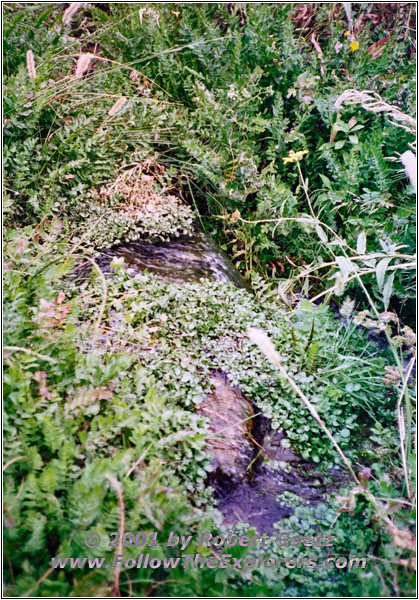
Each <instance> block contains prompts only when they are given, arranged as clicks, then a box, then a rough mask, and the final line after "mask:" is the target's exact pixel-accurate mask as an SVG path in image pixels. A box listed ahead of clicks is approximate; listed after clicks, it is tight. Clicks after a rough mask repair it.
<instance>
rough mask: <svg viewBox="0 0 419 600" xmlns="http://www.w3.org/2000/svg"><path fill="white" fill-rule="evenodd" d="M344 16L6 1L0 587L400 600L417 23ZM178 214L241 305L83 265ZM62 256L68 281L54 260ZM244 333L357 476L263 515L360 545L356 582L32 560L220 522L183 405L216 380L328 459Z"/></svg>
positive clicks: (198, 287) (364, 9)
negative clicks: (63, 565)
mask: <svg viewBox="0 0 419 600" xmlns="http://www.w3.org/2000/svg"><path fill="white" fill-rule="evenodd" d="M346 4H347V7H346V12H345V10H344V8H343V5H342V4H339V3H336V4H326V3H324V4H321V3H320V4H316V5H315V4H269V3H265V4H243V3H240V4H231V3H230V4H229V3H212V4H199V5H197V4H191V5H188V4H171V3H167V4H143V3H141V4H138V5H137V4H134V3H130V4H128V3H119V4H117V3H85V4H83V5H82V6H79V8H78V9H77V10H75V11H73V14H72V15H70V16H68V10H69V5H68V4H61V3H48V4H46V3H44V4H43V3H35V4H26V5H25V4H13V3H8V4H7V7H5V9H4V10H5V15H4V16H5V19H4V49H5V58H4V75H5V88H4V89H5V92H4V103H5V106H4V122H3V132H4V141H5V152H4V159H5V161H4V162H5V201H4V218H5V225H6V229H7V231H6V236H5V238H6V239H5V242H6V243H5V271H6V272H5V281H4V290H5V302H4V308H5V318H4V324H5V333H4V342H5V350H4V352H5V364H6V368H5V406H4V408H5V425H4V434H5V446H4V448H5V449H4V455H5V465H4V469H5V530H4V535H5V558H6V564H5V579H6V585H7V594H8V595H12V596H35V595H41V596H47V597H48V596H50V597H51V596H78V595H80V596H82V595H85V596H109V595H116V594H117V593H121V594H122V595H133V596H145V595H160V594H161V595H169V596H170V595H172V596H174V595H186V594H189V595H190V596H203V595H210V594H212V595H214V596H252V595H259V596H305V595H349V596H357V595H359V596H379V595H382V596H385V595H390V594H391V595H396V596H402V597H403V596H409V595H412V594H413V590H414V574H413V569H412V555H413V554H412V552H413V543H412V539H413V538H412V534H411V531H412V530H413V527H414V512H413V501H414V495H413V490H414V458H415V453H414V444H413V441H412V438H413V433H414V432H413V421H414V416H415V409H414V405H413V404H412V399H411V394H412V388H413V382H412V379H411V378H409V377H410V375H411V373H412V372H414V370H413V362H412V360H413V359H412V355H413V354H414V347H415V335H414V332H413V331H412V329H411V328H410V326H413V325H412V323H413V319H412V314H411V312H409V311H410V309H411V301H412V299H413V298H414V291H415V288H414V281H415V280H414V261H413V258H412V254H413V252H414V247H415V222H414V210H415V195H414V189H413V187H412V185H410V184H409V180H408V179H407V177H406V174H405V172H404V170H402V168H401V164H400V162H398V156H399V154H401V153H403V152H405V151H406V150H408V149H409V148H413V146H412V144H413V142H414V135H413V133H412V131H413V130H412V126H411V122H412V121H413V119H411V120H410V121H409V120H407V121H406V119H409V117H410V118H412V117H414V116H415V115H414V107H415V96H414V93H415V79H414V74H415V61H414V44H413V39H414V36H413V26H414V22H415V13H414V5H413V4H409V3H398V4H391V3H388V4H372V5H365V4H352V5H351V3H346ZM348 4H349V8H348ZM70 8H71V6H70ZM65 11H67V12H65ZM348 11H349V12H348ZM348 19H349V21H348ZM28 51H30V53H29V55H28V54H27V52H28ZM31 53H32V54H31ZM348 88H352V89H354V88H356V90H359V91H362V90H371V91H372V92H375V93H377V94H379V96H380V97H381V100H380V102H382V104H381V106H382V108H383V110H380V111H379V112H374V111H371V110H370V108H369V107H368V106H367V107H365V106H362V105H361V104H362V103H361V102H359V103H358V104H348V103H345V102H343V103H342V104H341V106H340V108H337V107H336V106H335V102H336V99H337V98H338V96H339V95H340V94H341V93H342V92H344V91H345V90H347V89H348ZM364 104H365V103H364ZM389 105H395V106H397V107H398V109H399V110H400V111H401V113H402V120H401V121H399V122H397V120H396V123H395V121H394V116H393V115H394V113H392V112H391V106H389ZM403 119H405V120H403ZM406 123H408V124H409V126H406ZM400 124H401V125H402V126H400ZM193 218H197V219H199V220H200V221H201V224H202V225H203V227H204V228H205V229H206V230H207V232H208V233H209V234H211V235H212V236H213V237H214V238H215V239H216V240H217V241H218V242H219V244H220V245H221V246H222V247H223V248H224V249H225V250H226V251H227V252H228V253H229V255H230V257H231V258H232V260H233V261H234V262H235V264H236V266H237V267H238V268H239V269H240V270H241V272H242V273H243V274H244V276H245V277H246V278H247V279H248V281H249V282H250V283H251V285H252V287H253V292H254V294H253V295H251V294H249V293H248V292H247V291H246V290H238V289H236V288H234V287H233V286H232V285H231V284H225V283H219V282H210V281H206V282H200V283H193V284H192V283H191V284H185V285H183V286H178V285H175V284H170V283H167V282H163V281H162V280H160V279H159V278H157V277H155V276H152V275H149V274H147V273H144V274H141V275H137V276H133V273H132V272H130V271H127V270H126V269H125V268H124V266H123V264H122V263H121V261H120V260H119V259H116V260H114V262H113V275H112V277H105V276H104V275H103V273H102V272H101V271H100V269H99V268H98V267H97V264H96V263H95V261H94V250H98V249H100V248H103V247H109V246H111V245H112V244H115V243H117V242H119V241H121V240H130V239H135V238H136V237H138V236H141V237H143V238H146V239H156V238H158V239H161V238H163V239H170V238H171V237H176V236H178V235H179V234H180V233H183V232H186V233H187V232H189V231H190V230H191V225H192V220H193ZM80 260H83V261H86V262H87V263H89V262H90V264H91V265H92V275H91V277H90V278H88V279H85V280H81V279H80V278H78V279H77V278H76V277H75V275H74V272H73V270H74V267H75V266H76V265H77V263H78V261H80ZM278 285H279V287H278ZM345 292H346V294H347V296H346V299H345V300H344V301H343V302H342V300H343V298H344V296H343V294H344V293H345ZM348 294H349V295H348ZM313 296H315V297H316V298H317V297H318V299H320V298H326V299H327V300H329V299H331V298H332V297H334V299H337V300H338V301H339V302H340V303H341V308H340V314H339V315H336V314H333V313H332V311H331V309H330V307H329V305H328V304H327V303H324V304H320V305H319V306H317V305H316V304H315V303H313V302H311V301H309V300H307V298H313ZM360 309H363V311H362V312H361V313H360V312H359V310H360ZM360 325H363V326H364V327H363V328H360ZM248 326H253V327H259V328H261V329H263V330H265V331H267V332H268V333H269V335H270V337H271V339H272V341H273V342H274V344H275V347H276V349H277V350H278V352H279V354H280V356H281V360H282V361H283V365H284V367H285V368H286V369H287V372H288V374H289V375H290V376H291V377H292V379H293V381H294V382H295V383H296V384H297V386H298V387H299V389H300V391H301V392H302V393H303V394H305V395H306V396H307V397H308V398H310V401H311V402H312V403H313V404H314V405H315V406H316V409H317V411H318V413H319V415H320V417H321V419H322V420H323V422H324V424H325V425H326V427H327V428H328V430H329V431H330V432H331V434H332V436H333V438H334V440H335V441H336V442H337V443H338V444H339V446H340V448H341V449H342V450H343V451H344V453H345V455H346V456H347V457H348V458H349V459H350V460H351V461H352V463H353V464H354V465H355V466H356V469H357V470H361V473H364V474H363V475H362V476H359V480H358V483H357V485H355V484H350V485H348V486H347V488H346V489H345V490H341V491H340V495H338V496H336V497H334V498H330V499H328V500H327V504H321V505H319V506H317V507H312V506H308V505H306V504H305V503H304V501H302V500H301V499H298V498H291V499H290V498H288V499H287V497H286V495H284V497H283V498H281V499H280V500H281V502H287V501H289V502H290V503H291V505H292V506H293V507H294V508H295V507H296V510H295V513H294V515H293V516H292V517H290V518H288V519H287V520H286V521H284V522H281V524H280V525H279V524H277V527H280V528H281V529H282V530H285V529H287V528H288V527H289V528H290V529H293V530H294V529H295V531H297V532H303V531H304V532H307V534H309V533H313V532H315V531H328V530H329V528H333V533H334V535H336V538H337V544H336V547H335V550H336V552H338V553H341V554H343V555H345V554H347V553H348V548H350V552H351V554H353V555H358V556H364V555H365V556H366V555H368V556H370V558H371V560H370V562H369V564H368V569H367V572H362V570H359V571H356V570H354V571H349V570H348V571H347V570H343V571H340V572H336V571H334V572H333V577H331V574H330V572H329V571H328V570H327V569H318V570H316V572H315V576H313V575H314V574H313V573H311V572H307V571H306V572H304V571H299V570H295V571H293V570H290V569H286V568H281V569H278V570H274V571H272V570H269V569H263V568H262V569H255V570H254V571H250V572H248V573H246V574H242V573H239V572H232V571H229V570H225V571H219V570H214V571H212V570H208V569H203V570H200V571H193V570H189V571H188V570H183V571H182V570H176V571H172V572H169V574H168V571H167V570H164V569H157V570H155V571H153V572H151V574H150V572H147V573H146V574H141V573H144V572H142V571H139V573H140V574H138V573H136V574H135V575H133V574H132V573H133V572H132V571H128V570H122V572H121V574H120V576H119V574H118V578H117V579H116V578H115V573H114V572H112V571H111V570H109V571H106V572H104V571H103V570H89V569H84V570H83V569H80V570H75V569H74V570H64V569H63V570H54V569H51V568H50V567H51V558H52V557H57V556H63V557H65V556H75V557H77V556H105V555H106V554H107V553H109V549H108V548H107V546H106V543H107V541H108V540H107V537H106V534H107V533H109V532H110V531H116V530H117V529H118V527H119V524H120V522H121V514H122V513H123V515H124V518H125V530H126V531H144V532H146V533H152V532H154V531H159V532H160V533H161V534H162V537H164V538H167V536H168V534H169V532H170V531H176V532H177V534H187V535H189V534H190V532H191V531H192V530H193V531H194V532H198V531H213V530H214V531H216V530H219V529H220V528H221V515H220V514H219V512H218V511H217V508H216V502H214V500H213V498H212V494H211V488H209V487H208V486H207V485H206V481H207V477H208V473H209V472H210V471H211V466H210V455H209V453H208V449H207V444H206V437H207V432H208V422H207V420H206V419H204V418H203V417H202V416H199V415H198V414H197V413H196V412H195V410H194V409H195V407H196V405H198V404H199V402H200V401H202V399H203V398H204V397H205V395H206V394H207V393H208V392H209V391H210V390H211V382H210V374H211V372H212V371H213V370H223V371H224V372H226V373H227V374H228V376H229V378H230V380H231V381H232V382H233V383H235V384H238V385H239V386H240V389H241V390H242V391H243V393H244V394H245V395H246V396H247V397H249V398H251V399H252V400H253V401H254V402H255V404H257V406H258V408H259V409H260V410H261V411H263V413H264V415H265V416H266V417H268V418H269V419H271V423H272V427H273V429H274V430H281V431H282V430H284V431H286V432H287V437H286V441H285V443H286V444H292V448H293V449H294V451H296V452H298V453H299V454H300V455H302V456H303V457H304V458H306V459H309V460H310V461H312V462H313V463H314V465H315V468H316V469H317V468H318V469H319V470H321V471H323V472H327V470H328V469H329V468H330V467H332V466H335V467H336V466H338V467H340V468H342V466H343V464H342V460H341V457H340V456H339V455H338V454H337V453H336V451H335V448H334V447H333V446H332V445H331V444H330V442H329V440H328V439H326V438H325V437H324V435H323V434H322V432H321V430H320V429H319V424H318V423H317V422H316V421H315V420H314V419H311V417H310V415H309V413H308V412H307V408H306V407H305V406H304V405H303V404H302V403H301V401H300V398H299V397H298V395H297V394H296V393H295V389H294V388H293V387H292V386H290V384H289V381H288V380H287V379H286V378H284V377H282V376H281V375H278V373H277V371H276V369H275V367H274V365H271V364H270V363H269V362H268V361H267V360H266V359H265V358H264V357H263V355H262V354H261V353H260V352H259V350H258V349H257V348H256V347H255V346H254V345H253V344H252V343H251V342H250V340H249V338H248V337H247V335H246V330H247V328H248ZM366 329H369V330H373V332H374V335H375V339H376V341H372V338H371V336H368V335H367V332H366ZM377 340H378V341H379V345H377V343H376V342H377ZM383 346H385V347H384V348H383ZM365 469H367V471H365ZM115 482H116V483H115ZM121 498H122V499H123V500H121ZM236 529H237V531H241V532H242V533H246V532H247V531H248V529H249V528H248V526H247V524H245V523H244V524H240V525H237V526H236ZM89 530H94V531H97V532H99V533H100V534H101V536H102V543H101V545H100V547H99V548H96V549H94V550H89V549H88V548H87V547H86V546H85V544H84V534H85V532H86V531H89ZM239 551H240V552H242V553H245V552H246V549H244V548H241V549H237V548H236V549H235V550H234V552H239ZM150 552H151V553H152V555H153V556H163V554H164V555H165V556H167V555H168V549H167V548H161V547H152V548H151V549H150ZM173 552H174V551H173ZM199 552H204V553H208V554H210V549H207V550H203V549H202V548H200V549H199ZM275 552H278V548H274V547H272V548H271V549H270V551H269V552H268V554H269V555H271V556H274V555H275ZM284 552H285V554H286V555H287V552H289V553H290V554H289V555H290V556H291V555H292V552H294V553H295V550H294V549H292V548H291V549H290V548H288V549H285V550H284V549H282V554H281V555H283V554H284ZM124 554H126V555H127V556H137V555H138V549H137V548H136V547H132V548H124ZM173 574H174V576H173V577H172V575H173Z"/></svg>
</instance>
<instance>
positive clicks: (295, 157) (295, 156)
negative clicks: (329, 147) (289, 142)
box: [282, 150, 308, 163]
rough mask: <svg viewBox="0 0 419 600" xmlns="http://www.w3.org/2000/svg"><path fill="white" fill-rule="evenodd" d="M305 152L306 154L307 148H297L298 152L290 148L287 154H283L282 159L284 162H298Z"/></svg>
mask: <svg viewBox="0 0 419 600" xmlns="http://www.w3.org/2000/svg"><path fill="white" fill-rule="evenodd" d="M305 154H308V150H299V151H298V152H294V150H290V152H289V154H288V156H284V157H283V158H282V160H283V161H284V163H293V162H299V161H300V160H301V159H302V158H303V156H304V155H305Z"/></svg>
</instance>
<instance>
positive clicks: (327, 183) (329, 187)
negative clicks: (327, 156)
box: [319, 173, 332, 190]
mask: <svg viewBox="0 0 419 600" xmlns="http://www.w3.org/2000/svg"><path fill="white" fill-rule="evenodd" d="M319 176H320V179H321V180H322V181H323V184H324V185H325V186H326V187H327V189H328V190H331V189H332V182H331V181H330V179H329V178H328V177H326V175H323V173H319Z"/></svg>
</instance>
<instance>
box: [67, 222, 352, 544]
mask: <svg viewBox="0 0 419 600" xmlns="http://www.w3.org/2000/svg"><path fill="white" fill-rule="evenodd" d="M114 257H119V258H121V257H122V258H123V259H124V262H125V264H126V265H127V267H128V268H131V269H133V271H134V272H135V273H139V272H143V271H149V272H151V273H154V274H156V275H158V276H160V277H162V278H163V279H166V280H168V281H171V282H173V283H176V284H182V283H185V282H199V281H200V280H201V279H213V280H216V281H226V282H227V281H231V282H233V283H234V285H236V286H237V287H239V288H245V289H247V290H248V291H249V292H250V291H251V290H250V288H249V286H248V284H247V282H246V281H245V280H244V279H243V277H242V276H241V275H240V273H239V272H238V271H237V270H236V268H235V267H234V265H233V264H232V262H231V261H230V260H229V259H228V257H227V256H226V255H225V254H224V252H222V251H221V250H220V249H218V248H217V246H216V245H215V244H214V242H213V241H212V240H211V239H210V238H209V237H208V236H207V235H206V234H204V233H203V232H201V231H200V230H198V229H197V228H196V229H195V231H194V233H193V234H192V235H190V236H182V237H179V238H176V239H174V240H172V241H167V242H162V241H158V242H155V243H151V242H146V241H141V240H138V241H135V242H130V243H126V244H121V245H119V246H115V247H113V248H111V249H107V250H103V251H101V252H99V256H96V257H95V261H96V262H97V264H98V265H99V266H100V268H101V269H102V270H103V271H104V272H109V271H110V270H111V267H110V264H111V262H112V259H113V258H114ZM90 269H91V265H87V266H86V267H84V266H82V268H81V270H79V271H78V274H79V275H82V276H83V275H87V274H88V271H90ZM212 381H213V384H214V391H213V392H212V394H209V395H208V396H207V397H206V398H205V399H204V401H203V402H202V404H201V405H200V406H199V408H198V409H197V410H198V412H200V413H201V414H203V415H204V416H206V417H207V418H208V419H209V421H210V424H209V435H208V444H209V447H210V449H211V452H212V455H213V460H212V467H213V472H212V473H211V474H210V476H209V479H208V484H209V485H211V486H212V487H213V489H214V494H215V497H216V499H217V502H218V508H219V510H220V511H221V513H222V514H223V515H224V523H225V525H227V526H230V525H233V524H234V523H236V522H238V521H241V522H245V523H249V524H250V525H251V526H253V527H255V528H256V529H258V531H259V532H260V533H267V534H270V533H272V532H273V525H274V523H275V522H277V521H278V520H280V519H281V518H283V517H286V516H288V515H290V514H292V512H293V509H292V508H291V507H289V506H287V505H286V504H284V503H281V498H280V494H281V493H282V492H284V491H288V492H293V493H294V494H296V495H297V496H298V497H300V498H303V499H305V500H306V501H307V502H309V503H310V504H316V503H318V502H321V501H322V500H324V498H325V496H326V495H327V493H329V492H330V491H331V490H332V489H335V487H336V485H337V483H338V482H339V481H342V474H339V473H333V474H332V473H331V474H330V477H329V476H328V477H325V476H324V475H319V474H318V473H316V472H315V469H314V468H313V467H314V465H313V464H311V463H309V462H307V461H304V460H302V459H301V458H300V457H299V456H297V455H295V454H294V453H293V452H292V450H291V449H288V448H283V447H282V445H281V440H282V439H283V438H284V437H285V435H284V433H281V432H272V430H271V427H270V422H269V420H268V419H267V418H265V417H264V416H262V415H260V411H259V409H258V408H257V406H255V405H254V403H253V402H252V400H251V399H247V398H245V397H244V396H243V394H242V393H241V391H240V389H239V388H237V387H235V386H232V385H231V383H230V382H229V380H228V377H227V375H226V374H225V373H223V372H214V373H213V376H212Z"/></svg>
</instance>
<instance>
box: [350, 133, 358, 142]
mask: <svg viewBox="0 0 419 600" xmlns="http://www.w3.org/2000/svg"><path fill="white" fill-rule="evenodd" d="M349 141H350V142H351V144H357V143H358V136H357V135H350V136H349Z"/></svg>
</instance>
